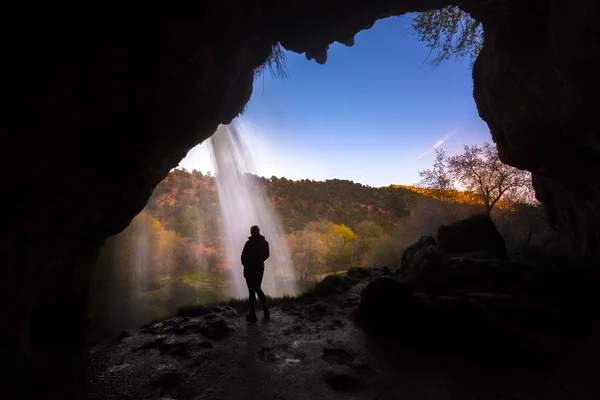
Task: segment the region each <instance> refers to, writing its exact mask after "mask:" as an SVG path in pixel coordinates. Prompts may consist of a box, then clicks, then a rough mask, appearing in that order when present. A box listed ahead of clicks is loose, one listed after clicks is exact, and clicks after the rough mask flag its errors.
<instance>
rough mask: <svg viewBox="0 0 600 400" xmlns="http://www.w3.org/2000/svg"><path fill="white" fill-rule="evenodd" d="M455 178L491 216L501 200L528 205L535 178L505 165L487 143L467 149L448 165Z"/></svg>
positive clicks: (451, 158)
mask: <svg viewBox="0 0 600 400" xmlns="http://www.w3.org/2000/svg"><path fill="white" fill-rule="evenodd" d="M447 166H448V169H449V170H450V174H451V176H452V177H453V178H454V179H455V180H456V181H457V182H458V183H459V184H460V185H461V186H463V187H464V188H465V189H466V190H468V191H471V192H473V193H475V194H476V195H477V196H478V197H479V199H480V200H481V202H482V203H483V205H484V207H485V209H486V212H487V213H488V214H490V213H491V212H492V209H493V208H494V206H496V204H498V202H499V201H500V199H503V198H504V199H507V200H513V201H518V202H527V201H528V198H530V193H531V192H532V191H533V188H532V186H531V174H530V173H529V172H527V171H523V170H520V169H518V168H515V167H511V166H510V165H506V164H503V163H502V161H500V158H499V157H498V152H497V151H496V147H495V146H494V145H491V144H490V143H487V142H486V143H484V145H483V147H479V146H477V145H473V146H465V147H464V152H463V153H462V154H458V155H455V156H453V157H450V158H449V159H448V161H447Z"/></svg>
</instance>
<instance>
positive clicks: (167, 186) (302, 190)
mask: <svg viewBox="0 0 600 400" xmlns="http://www.w3.org/2000/svg"><path fill="white" fill-rule="evenodd" d="M253 178H254V179H256V180H257V181H259V182H260V184H261V185H262V187H263V189H264V191H265V193H266V195H267V198H268V201H269V204H270V205H271V206H272V207H273V209H274V210H275V211H276V212H277V213H278V215H279V216H280V218H281V222H282V225H283V228H284V230H285V231H286V232H287V233H290V232H293V231H295V230H300V229H303V228H304V226H305V225H306V224H307V223H309V222H311V221H317V220H320V219H327V220H329V221H331V222H333V223H335V224H344V225H346V226H348V227H350V228H354V227H355V226H356V225H357V224H359V223H360V222H362V221H364V220H370V221H372V222H374V223H376V224H377V225H379V226H381V227H382V228H383V229H384V231H387V232H392V231H394V230H395V229H396V228H397V226H398V224H399V222H400V220H401V219H402V218H403V217H406V216H409V215H410V214H411V210H412V209H413V208H414V206H415V203H416V201H417V199H418V198H419V197H423V196H425V197H431V196H430V195H429V193H428V191H427V190H426V189H420V188H416V187H413V186H402V185H390V186H386V187H379V188H376V187H370V186H366V185H362V184H360V183H355V182H352V181H348V180H340V179H331V180H326V181H313V180H309V179H302V180H297V181H295V180H291V179H286V178H277V177H271V178H268V179H267V178H262V177H257V176H253ZM457 193H461V192H457ZM463 197H464V198H465V199H466V197H465V196H463ZM147 210H148V211H149V212H150V213H151V214H152V216H153V217H155V218H156V219H158V220H159V221H160V222H161V224H162V225H163V226H164V227H165V228H166V229H169V230H173V231H175V232H177V233H178V234H179V235H181V236H182V237H193V236H195V235H197V234H198V230H199V231H200V235H202V236H203V237H206V238H208V237H216V236H218V227H219V217H220V211H219V207H218V199H217V192H216V184H215V178H214V177H213V176H211V175H210V174H202V173H201V172H199V171H193V172H187V171H185V170H173V171H172V172H171V173H170V174H169V175H168V176H167V177H166V178H165V179H164V180H163V181H162V182H161V183H160V184H159V185H158V186H157V187H156V189H155V190H154V193H153V194H152V196H151V198H150V199H149V201H148V205H147Z"/></svg>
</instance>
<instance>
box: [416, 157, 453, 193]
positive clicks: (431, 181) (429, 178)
mask: <svg viewBox="0 0 600 400" xmlns="http://www.w3.org/2000/svg"><path fill="white" fill-rule="evenodd" d="M447 160H448V158H447V157H446V152H445V151H444V150H436V151H435V161H434V162H433V168H432V169H425V170H423V171H419V177H420V178H421V181H420V182H419V183H418V184H417V186H418V187H422V188H426V189H429V190H430V195H431V197H433V198H435V199H436V200H439V201H441V202H443V203H449V202H450V201H452V200H453V199H452V192H451V191H452V190H453V189H454V184H453V182H452V177H451V176H450V171H448V165H447Z"/></svg>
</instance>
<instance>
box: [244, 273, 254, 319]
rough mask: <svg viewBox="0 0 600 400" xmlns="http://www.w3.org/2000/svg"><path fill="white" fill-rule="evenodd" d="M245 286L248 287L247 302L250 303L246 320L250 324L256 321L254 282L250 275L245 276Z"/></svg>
mask: <svg viewBox="0 0 600 400" xmlns="http://www.w3.org/2000/svg"><path fill="white" fill-rule="evenodd" d="M246 285H248V302H249V303H250V313H249V314H248V316H247V317H246V319H247V320H248V321H250V322H254V321H256V310H255V307H256V295H255V293H256V280H255V279H254V277H253V276H252V275H247V276H246Z"/></svg>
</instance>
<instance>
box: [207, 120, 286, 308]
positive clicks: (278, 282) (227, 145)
mask: <svg viewBox="0 0 600 400" xmlns="http://www.w3.org/2000/svg"><path fill="white" fill-rule="evenodd" d="M208 147H209V149H210V153H211V158H212V162H213V166H214V168H215V179H216V184H217V193H218V198H219V207H220V210H221V235H222V236H223V242H224V244H225V248H226V252H227V258H228V261H229V266H230V274H231V280H232V286H233V287H232V295H233V296H234V297H238V298H241V297H245V296H247V289H246V283H245V281H244V277H243V270H242V265H241V262H240V255H241V252H242V249H243V247H244V244H245V242H246V240H247V238H248V236H249V235H250V227H251V226H252V225H258V226H259V227H260V230H261V234H263V235H264V236H265V238H266V239H267V240H268V241H269V244H270V252H271V256H270V258H269V259H268V260H267V261H266V262H265V275H264V279H263V290H264V291H265V293H267V294H268V295H270V296H277V295H283V294H288V295H294V294H297V287H296V279H295V274H294V268H293V264H292V260H291V257H290V252H289V249H288V247H287V243H286V239H285V235H284V232H283V229H282V227H281V223H280V222H279V219H278V218H277V216H276V215H275V213H274V211H273V210H272V209H271V207H270V206H269V204H268V203H267V197H266V195H265V193H264V192H263V190H262V186H261V183H260V180H259V179H258V178H257V177H256V175H253V174H254V172H255V170H254V163H253V161H252V157H251V155H250V153H249V151H248V149H247V147H246V145H245V143H244V141H243V138H242V137H241V135H240V129H239V127H238V126H237V125H236V124H235V123H232V124H230V125H220V126H219V128H218V129H217V131H216V132H215V134H214V135H213V136H212V137H211V138H210V139H209V146H208Z"/></svg>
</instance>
